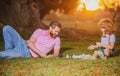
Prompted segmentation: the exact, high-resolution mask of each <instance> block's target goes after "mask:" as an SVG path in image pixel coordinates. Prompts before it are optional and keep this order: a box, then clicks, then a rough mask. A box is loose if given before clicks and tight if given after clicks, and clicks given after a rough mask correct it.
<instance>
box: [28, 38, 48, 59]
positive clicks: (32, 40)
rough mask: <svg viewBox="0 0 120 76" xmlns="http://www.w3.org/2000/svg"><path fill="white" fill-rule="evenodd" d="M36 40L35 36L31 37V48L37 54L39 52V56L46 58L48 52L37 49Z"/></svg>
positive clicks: (29, 43) (29, 42) (29, 45)
mask: <svg viewBox="0 0 120 76" xmlns="http://www.w3.org/2000/svg"><path fill="white" fill-rule="evenodd" d="M35 42H36V38H34V37H30V39H29V41H28V43H27V45H28V47H29V48H30V49H32V51H33V52H35V53H36V54H38V55H39V56H41V57H43V58H46V54H44V53H42V52H40V51H39V49H37V48H36V47H35V45H34V43H35Z"/></svg>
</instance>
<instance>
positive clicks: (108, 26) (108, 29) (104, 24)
mask: <svg viewBox="0 0 120 76" xmlns="http://www.w3.org/2000/svg"><path fill="white" fill-rule="evenodd" d="M98 25H99V26H100V27H101V28H104V29H105V33H106V34H113V33H115V26H114V24H113V21H112V20H111V19H110V18H103V19H101V20H100V21H99V22H98Z"/></svg>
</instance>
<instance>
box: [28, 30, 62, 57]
mask: <svg viewBox="0 0 120 76" xmlns="http://www.w3.org/2000/svg"><path fill="white" fill-rule="evenodd" d="M32 37H34V38H36V42H35V44H34V45H35V47H36V48H37V49H39V50H40V51H41V52H42V53H45V54H47V53H49V52H50V51H51V50H52V49H54V50H55V49H60V38H59V37H56V38H53V37H51V36H49V35H48V30H42V29H37V30H36V31H35V32H34V33H33V34H32ZM30 52H31V55H32V56H33V57H39V55H37V54H36V53H35V52H33V51H32V50H31V49H30Z"/></svg>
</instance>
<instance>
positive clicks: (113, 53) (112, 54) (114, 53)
mask: <svg viewBox="0 0 120 76" xmlns="http://www.w3.org/2000/svg"><path fill="white" fill-rule="evenodd" d="M104 50H105V48H100V51H102V52H103V54H104ZM104 55H105V54H104ZM115 55H116V52H115V51H114V50H112V52H111V55H110V56H115Z"/></svg>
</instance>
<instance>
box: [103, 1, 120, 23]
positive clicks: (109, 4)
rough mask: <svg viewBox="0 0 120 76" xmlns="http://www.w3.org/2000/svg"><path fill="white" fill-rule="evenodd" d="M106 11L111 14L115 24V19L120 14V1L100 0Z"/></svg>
mask: <svg viewBox="0 0 120 76" xmlns="http://www.w3.org/2000/svg"><path fill="white" fill-rule="evenodd" d="M102 4H103V6H104V7H105V10H106V11H109V12H110V13H111V18H112V20H113V22H114V23H116V17H117V15H118V14H119V13H120V0H111V1H110V0H102Z"/></svg>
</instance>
